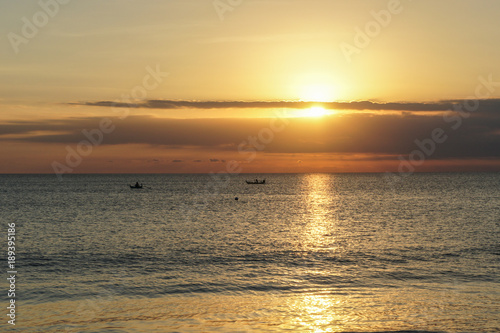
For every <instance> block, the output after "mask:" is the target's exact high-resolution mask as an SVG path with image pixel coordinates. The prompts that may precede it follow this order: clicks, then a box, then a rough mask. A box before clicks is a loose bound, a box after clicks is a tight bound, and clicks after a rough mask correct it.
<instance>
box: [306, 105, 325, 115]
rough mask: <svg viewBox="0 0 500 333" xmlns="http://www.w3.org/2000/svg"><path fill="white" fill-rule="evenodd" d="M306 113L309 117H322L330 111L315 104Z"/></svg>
mask: <svg viewBox="0 0 500 333" xmlns="http://www.w3.org/2000/svg"><path fill="white" fill-rule="evenodd" d="M306 113H307V115H308V116H309V117H322V116H324V115H326V114H327V113H328V112H327V111H326V110H325V109H323V108H322V107H321V106H313V107H312V108H309V109H308V110H306Z"/></svg>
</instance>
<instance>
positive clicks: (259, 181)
mask: <svg viewBox="0 0 500 333" xmlns="http://www.w3.org/2000/svg"><path fill="white" fill-rule="evenodd" d="M245 181H246V182H247V184H254V185H257V184H265V183H266V180H265V179H263V180H258V179H256V180H254V181H248V180H245Z"/></svg>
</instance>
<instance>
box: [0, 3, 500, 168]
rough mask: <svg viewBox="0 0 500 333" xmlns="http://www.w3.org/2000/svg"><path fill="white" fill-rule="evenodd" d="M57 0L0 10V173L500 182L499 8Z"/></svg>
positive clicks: (496, 5)
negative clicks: (424, 177) (444, 175)
mask: <svg viewBox="0 0 500 333" xmlns="http://www.w3.org/2000/svg"><path fill="white" fill-rule="evenodd" d="M55 1H56V0H54V2H51V3H52V7H46V6H45V7H44V6H42V5H40V4H39V3H37V2H33V3H29V4H28V3H22V4H21V3H18V2H9V3H6V4H4V6H5V10H3V11H2V12H1V13H0V22H2V23H0V28H1V30H2V31H1V32H2V34H1V35H2V36H4V38H3V39H1V42H2V43H3V44H4V47H2V48H1V49H0V74H1V75H0V88H1V89H0V110H1V112H0V141H1V145H0V154H1V156H2V159H1V160H0V173H39V172H40V173H54V172H56V173H57V172H64V173H87V172H105V173H110V172H111V173H114V172H118V173H123V172H127V173H128V172H134V173H141V172H155V173H157V172H159V173H162V172H167V173H168V172H202V173H204V172H212V171H223V170H227V168H228V163H230V162H229V161H235V162H231V163H233V166H234V165H237V166H239V167H241V168H238V170H240V171H239V172H259V173H262V172H386V171H391V172H397V171H398V170H406V169H408V170H410V171H411V172H413V171H415V172H420V171H464V170H466V171H474V170H476V171H490V170H497V171H498V170H500V162H499V156H500V150H499V148H498V147H500V142H499V141H500V139H499V135H500V122H499V116H498V112H500V100H499V98H500V63H499V62H498V61H497V60H498V58H499V56H500V46H499V44H498V43H493V42H492V41H495V40H499V37H500V36H499V34H500V29H499V28H500V26H499V23H498V19H497V13H498V12H499V10H500V4H499V3H498V1H494V0H485V1H481V2H480V3H479V2H472V1H465V0H457V1H451V0H443V1H439V2H436V1H430V0H422V1H418V2H415V1H409V0H401V1H398V0H387V1H379V0H376V1H369V2H368V1H361V0H356V1H329V0H310V1H305V0H294V1H287V2H284V1H278V0H269V1H256V0H243V1H241V3H240V4H238V5H227V6H225V7H217V6H214V3H213V2H211V1H201V0H200V1H198V0H192V1H180V0H174V1H167V2H158V1H152V0H151V1H150V0H145V1H141V2H133V1H127V2H113V1H112V2H104V3H103V2H100V1H96V0H88V1H78V0H75V1H71V2H69V3H67V4H63V3H59V2H55ZM226 3H228V2H227V1H226ZM464 22H466V24H465V23H464ZM471 100H479V101H478V102H477V103H474V102H472V101H471ZM301 101H302V102H307V101H315V102H318V103H309V104H306V103H301ZM103 124H104V126H103ZM96 131H100V134H99V135H97V134H95V133H97V132H96ZM435 131H437V132H435ZM85 133H94V134H95V135H96V136H94V137H93V139H94V140H97V139H99V140H97V141H98V142H97V141H96V142H97V143H92V142H90V141H92V140H90V139H89V138H88V136H86V135H85ZM437 134H440V135H437ZM101 136H102V138H101ZM443 137H446V139H443ZM96 138H97V139H96ZM251 138H256V139H254V140H252V139H251ZM101 139H102V140H101ZM85 140H87V141H88V144H87V143H86V142H85ZM428 140H432V142H433V143H432V144H431V143H429V142H430V141H428ZM439 140H442V142H437V141H439ZM82 142H83V144H82ZM422 142H426V143H427V145H422ZM419 144H420V145H419ZM431 146H432V148H433V149H431V150H432V151H431V152H430V153H428V152H429V149H428V148H429V147H431ZM85 148H87V149H86V150H85ZM79 149H80V151H79ZM426 149H427V150H426ZM252 150H254V151H255V152H254V153H255V154H254V153H253V152H252ZM72 152H76V154H77V155H78V156H77V157H74V158H75V160H74V161H72V160H71V158H70V159H69V160H68V154H69V155H71V156H72V154H74V153H72ZM254 155H255V156H254ZM250 157H252V158H250ZM68 161H69V163H68ZM408 163H410V164H408ZM412 170H413V171H412Z"/></svg>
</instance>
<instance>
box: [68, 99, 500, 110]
mask: <svg viewBox="0 0 500 333" xmlns="http://www.w3.org/2000/svg"><path fill="white" fill-rule="evenodd" d="M465 102H467V101H463V100H446V101H438V102H426V103H423V102H421V103H414V102H397V103H381V102H374V101H354V102H303V101H253V102H245V101H180V100H177V101H176V100H148V101H143V102H137V103H124V102H112V101H99V102H82V103H72V104H76V105H87V106H100V107H117V108H145V109H167V110H168V109H207V110H210V109H248V108H255V109H259V108H260V109H271V108H289V109H308V108H310V107H314V106H321V107H323V108H325V109H331V110H359V111H362V110H369V111H411V112H418V111H447V110H453V109H454V108H456V106H457V105H461V104H463V103H465ZM471 103H473V102H471ZM477 103H478V104H479V105H480V106H481V110H482V111H483V112H492V111H496V110H500V99H487V100H479V101H477Z"/></svg>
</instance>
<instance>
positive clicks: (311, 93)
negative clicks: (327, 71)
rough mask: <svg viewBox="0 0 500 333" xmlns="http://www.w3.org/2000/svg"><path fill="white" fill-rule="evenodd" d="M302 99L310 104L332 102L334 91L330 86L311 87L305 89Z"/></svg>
mask: <svg viewBox="0 0 500 333" xmlns="http://www.w3.org/2000/svg"><path fill="white" fill-rule="evenodd" d="M301 99H302V100H304V101H309V102H331V101H332V100H333V91H332V88H331V87H330V86H328V85H310V86H307V87H305V88H304V90H303V92H302V93H301Z"/></svg>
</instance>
